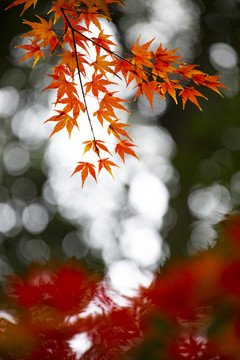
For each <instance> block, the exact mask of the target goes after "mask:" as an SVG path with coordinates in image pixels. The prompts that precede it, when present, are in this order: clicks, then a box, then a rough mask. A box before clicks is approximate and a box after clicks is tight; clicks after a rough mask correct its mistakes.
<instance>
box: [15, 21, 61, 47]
mask: <svg viewBox="0 0 240 360" xmlns="http://www.w3.org/2000/svg"><path fill="white" fill-rule="evenodd" d="M36 17H38V18H39V19H40V21H41V22H40V23H36V22H30V21H26V20H24V21H23V23H24V24H27V25H29V26H31V27H32V28H33V30H31V31H28V32H27V33H26V34H24V35H22V36H20V38H23V37H33V38H34V42H39V41H42V42H41V44H42V46H47V45H50V48H51V52H52V51H53V50H54V49H55V47H56V46H57V44H58V41H57V38H56V34H55V32H54V31H53V30H51V28H52V25H53V24H52V19H51V18H50V19H49V22H47V21H46V20H44V19H43V18H41V17H40V16H38V15H36Z"/></svg>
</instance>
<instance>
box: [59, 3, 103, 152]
mask: <svg viewBox="0 0 240 360" xmlns="http://www.w3.org/2000/svg"><path fill="white" fill-rule="evenodd" d="M62 13H63V16H64V18H65V19H66V21H67V23H68V26H69V27H70V29H71V32H72V37H73V45H74V51H75V58H76V64H77V70H78V78H79V83H80V87H81V91H82V96H83V102H84V107H85V110H86V114H87V118H88V122H89V125H90V129H91V132H92V136H93V141H94V144H95V148H96V153H97V155H98V157H99V158H100V154H99V151H98V147H97V143H96V137H95V134H94V130H93V126H92V122H91V118H90V115H89V111H88V107H87V101H86V96H85V93H84V89H83V82H82V78H81V72H80V66H79V61H78V57H77V46H76V41H75V34H74V31H76V30H75V29H74V28H73V27H72V25H71V23H70V21H69V19H68V17H67V16H66V14H65V12H64V10H63V9H62Z"/></svg>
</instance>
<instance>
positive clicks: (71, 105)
mask: <svg viewBox="0 0 240 360" xmlns="http://www.w3.org/2000/svg"><path fill="white" fill-rule="evenodd" d="M58 104H66V105H65V107H64V108H63V111H64V112H66V113H68V112H70V111H72V112H73V117H74V119H75V120H76V119H77V118H78V116H79V114H80V112H81V111H82V112H85V105H84V104H83V103H82V102H81V101H80V100H79V99H77V98H76V97H75V96H72V97H71V98H69V97H66V98H63V99H61V100H59V101H58Z"/></svg>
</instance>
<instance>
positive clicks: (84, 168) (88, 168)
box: [71, 161, 97, 187]
mask: <svg viewBox="0 0 240 360" xmlns="http://www.w3.org/2000/svg"><path fill="white" fill-rule="evenodd" d="M78 164H79V165H78V166H77V167H76V168H75V170H74V172H73V173H72V175H71V176H73V175H74V174H76V173H77V172H79V171H81V172H82V173H81V176H82V187H83V185H84V182H85V180H86V178H87V177H88V175H89V173H90V174H91V175H92V177H93V178H94V179H95V180H96V182H97V178H96V172H95V165H94V164H91V163H89V162H84V161H79V162H78Z"/></svg>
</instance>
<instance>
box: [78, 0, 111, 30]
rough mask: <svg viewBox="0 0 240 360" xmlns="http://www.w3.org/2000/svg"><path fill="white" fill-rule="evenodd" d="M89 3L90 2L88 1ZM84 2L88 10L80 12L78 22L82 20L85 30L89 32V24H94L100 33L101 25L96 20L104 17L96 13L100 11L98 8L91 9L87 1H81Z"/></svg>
mask: <svg viewBox="0 0 240 360" xmlns="http://www.w3.org/2000/svg"><path fill="white" fill-rule="evenodd" d="M90 1H91V0H90ZM82 2H85V4H86V5H87V6H88V10H87V11H86V10H84V9H82V10H81V14H80V16H79V20H80V21H81V20H84V21H85V24H86V27H87V29H88V30H89V27H90V24H94V25H95V26H96V27H97V28H98V29H99V30H100V31H102V27H101V24H100V22H99V20H98V18H104V17H106V16H105V15H103V14H101V13H98V10H99V9H100V8H99V7H91V6H90V3H89V0H87V1H85V0H84V1H82Z"/></svg>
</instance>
